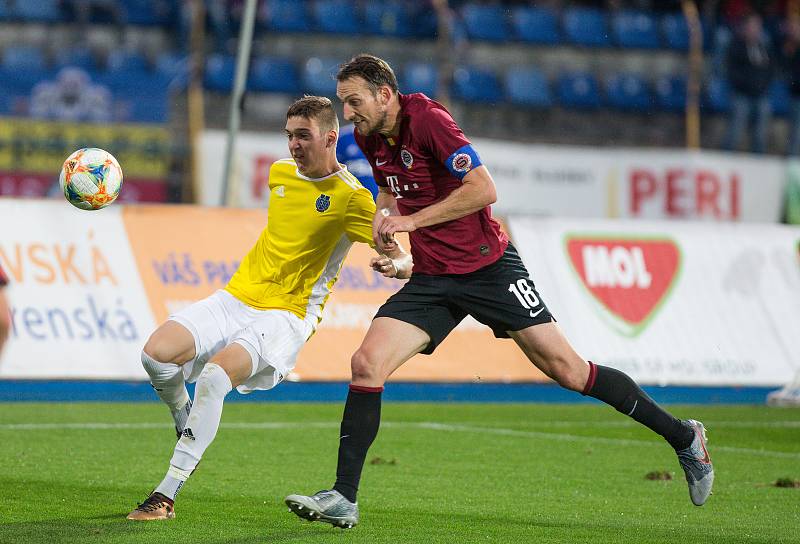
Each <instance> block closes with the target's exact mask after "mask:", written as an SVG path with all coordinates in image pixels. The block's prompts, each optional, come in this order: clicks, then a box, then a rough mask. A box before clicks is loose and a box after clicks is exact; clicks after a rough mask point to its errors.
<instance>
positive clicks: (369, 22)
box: [364, 1, 411, 38]
mask: <svg viewBox="0 0 800 544" xmlns="http://www.w3.org/2000/svg"><path fill="white" fill-rule="evenodd" d="M364 30H365V31H366V32H368V33H371V34H381V35H384V36H395V37H398V38H406V37H409V36H411V25H410V22H409V19H408V11H407V10H406V9H405V6H403V4H402V3H401V2H399V1H389V2H367V4H366V6H365V7H364Z"/></svg>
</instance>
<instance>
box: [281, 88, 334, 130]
mask: <svg viewBox="0 0 800 544" xmlns="http://www.w3.org/2000/svg"><path fill="white" fill-rule="evenodd" d="M290 117H302V118H304V119H309V120H311V119H314V120H316V121H317V124H318V125H319V129H320V131H322V132H327V131H329V130H335V131H336V132H337V133H338V132H339V118H338V117H337V116H336V111H335V110H334V109H333V104H332V103H331V101H330V100H329V99H327V98H325V97H324V96H309V95H305V96H304V97H303V98H301V99H300V100H296V101H295V102H294V103H293V104H292V105H291V106H289V111H287V112H286V119H287V120H289V118H290Z"/></svg>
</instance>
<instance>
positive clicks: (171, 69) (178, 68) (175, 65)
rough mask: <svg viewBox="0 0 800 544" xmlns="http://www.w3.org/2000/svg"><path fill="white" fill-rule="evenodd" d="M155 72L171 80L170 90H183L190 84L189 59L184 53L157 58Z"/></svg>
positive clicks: (170, 52) (169, 52)
mask: <svg viewBox="0 0 800 544" xmlns="http://www.w3.org/2000/svg"><path fill="white" fill-rule="evenodd" d="M155 71H156V74H158V75H160V76H162V77H164V78H166V79H168V80H169V88H170V89H174V90H182V89H185V88H186V86H187V85H188V84H189V58H188V57H187V56H186V55H185V54H183V53H177V52H174V51H165V52H163V53H161V54H160V55H158V57H156V65H155Z"/></svg>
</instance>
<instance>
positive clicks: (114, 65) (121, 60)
mask: <svg viewBox="0 0 800 544" xmlns="http://www.w3.org/2000/svg"><path fill="white" fill-rule="evenodd" d="M149 68H150V66H149V64H148V62H147V59H146V58H144V56H143V55H142V54H141V53H139V52H137V51H125V50H122V49H115V50H114V51H112V52H111V53H109V55H108V69H109V70H111V71H112V72H118V71H132V72H145V71H147V70H149Z"/></svg>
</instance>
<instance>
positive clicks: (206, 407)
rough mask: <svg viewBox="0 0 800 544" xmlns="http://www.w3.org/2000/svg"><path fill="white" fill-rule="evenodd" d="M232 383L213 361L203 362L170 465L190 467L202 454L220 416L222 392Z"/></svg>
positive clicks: (230, 387)
mask: <svg viewBox="0 0 800 544" xmlns="http://www.w3.org/2000/svg"><path fill="white" fill-rule="evenodd" d="M231 389H233V386H232V385H231V380H230V378H228V374H227V373H226V372H225V370H224V369H223V368H222V367H221V366H219V365H216V364H214V363H207V364H206V366H205V368H204V369H203V371H202V372H201V373H200V377H199V378H198V379H197V386H196V387H195V390H194V404H193V405H192V411H191V412H190V413H189V419H188V420H187V421H186V428H185V429H184V430H183V435H182V436H181V438H180V440H178V443H177V444H175V453H174V454H173V455H172V460H171V461H170V465H172V466H173V467H175V468H178V469H180V470H184V471H189V472H191V471H193V470H194V469H195V468H196V467H197V463H199V462H200V458H201V457H203V452H205V451H206V448H207V447H208V446H209V445H210V444H211V442H212V441H213V440H214V437H215V436H216V435H217V429H219V421H220V419H221V418H222V404H223V402H224V401H225V395H227V394H228V393H230V391H231Z"/></svg>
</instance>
